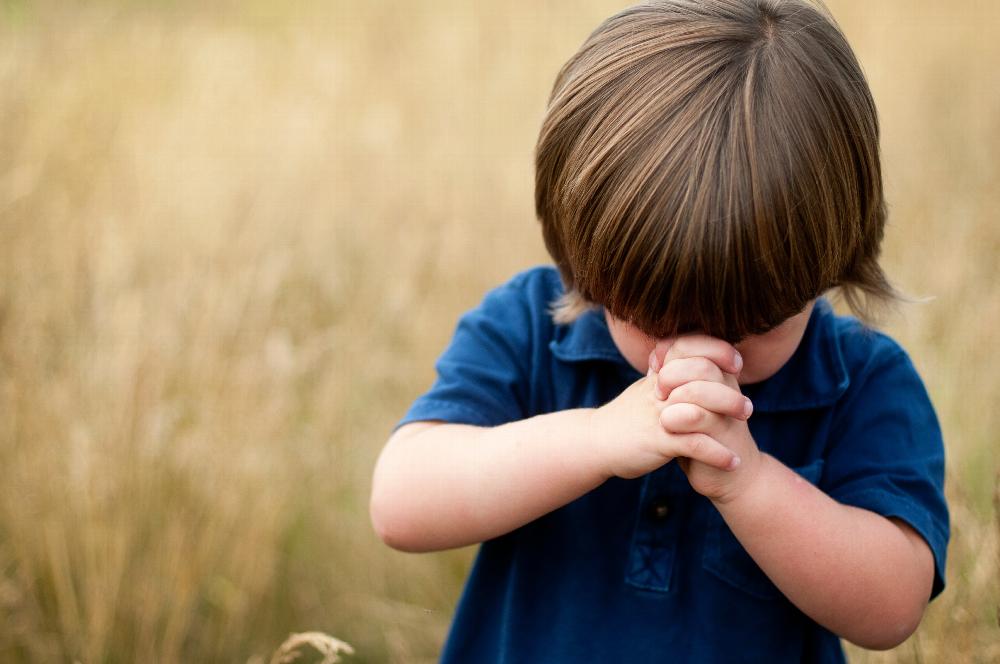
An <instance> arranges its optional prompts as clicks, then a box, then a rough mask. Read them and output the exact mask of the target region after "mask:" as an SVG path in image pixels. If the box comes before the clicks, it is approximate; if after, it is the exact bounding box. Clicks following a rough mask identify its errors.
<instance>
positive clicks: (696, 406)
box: [650, 334, 761, 502]
mask: <svg viewBox="0 0 1000 664" xmlns="http://www.w3.org/2000/svg"><path fill="white" fill-rule="evenodd" d="M723 366H724V367H726V369H727V371H723V370H722V369H721V368H720V367H723ZM741 367H742V358H740V357H739V353H737V352H736V349H735V348H733V347H732V345H730V344H728V343H726V342H725V341H722V340H721V339H716V338H714V337H709V336H705V335H696V334H692V335H684V336H681V337H677V338H676V339H674V340H673V342H672V343H670V344H669V345H667V344H666V343H665V342H661V343H660V344H657V347H656V349H654V351H653V353H652V354H650V371H652V372H655V373H656V374H657V380H656V384H655V388H654V389H655V390H656V397H657V398H658V399H660V400H663V401H665V403H666V406H665V407H664V409H663V410H662V411H661V414H660V423H661V424H662V425H663V427H664V429H666V430H667V431H669V432H671V433H678V434H680V433H704V434H705V435H707V436H710V437H711V438H714V439H715V440H717V441H718V442H719V443H721V444H722V445H725V446H726V447H728V448H729V449H731V450H732V451H733V452H735V453H736V454H737V455H738V456H739V458H740V465H739V467H738V468H736V469H735V470H732V471H723V470H718V469H716V468H712V467H711V466H708V465H706V464H704V463H701V462H699V461H694V460H691V459H687V458H684V459H678V462H679V463H680V465H681V468H682V469H683V470H684V472H685V474H686V475H687V477H688V481H689V482H690V483H691V486H692V488H694V490H695V491H697V492H698V493H700V494H702V495H704V496H706V497H708V498H710V499H711V500H713V501H715V502H729V501H730V500H733V499H734V498H735V497H736V496H738V495H740V494H741V493H742V492H743V491H744V490H745V488H746V487H747V486H749V485H750V484H751V483H752V482H753V480H754V478H755V477H756V475H757V472H758V469H759V466H760V455H761V453H760V451H759V450H758V449H757V443H755V442H754V440H753V437H752V436H751V435H750V429H749V427H748V426H747V418H749V417H750V413H751V412H752V410H753V405H752V404H751V403H750V400H749V399H747V398H746V397H745V396H743V394H742V392H740V387H739V383H738V382H737V380H736V376H737V375H738V373H739V371H740V368H741ZM734 369H735V373H732V371H733V370H734Z"/></svg>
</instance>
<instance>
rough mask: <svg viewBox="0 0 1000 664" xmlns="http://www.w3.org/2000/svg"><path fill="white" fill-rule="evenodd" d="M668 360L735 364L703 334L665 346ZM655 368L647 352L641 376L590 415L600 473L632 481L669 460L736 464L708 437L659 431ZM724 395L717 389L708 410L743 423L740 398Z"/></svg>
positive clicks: (731, 352) (661, 404) (727, 350)
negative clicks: (647, 367) (646, 366)
mask: <svg viewBox="0 0 1000 664" xmlns="http://www.w3.org/2000/svg"><path fill="white" fill-rule="evenodd" d="M654 353H655V351H654ZM670 357H671V358H672V359H682V358H691V362H692V364H696V363H706V364H708V362H706V361H710V363H711V364H712V366H713V368H715V370H716V371H720V372H721V369H718V367H720V366H721V367H726V368H727V369H731V370H733V371H735V372H738V371H739V366H738V364H734V358H735V349H733V347H732V346H730V345H729V344H727V343H725V342H723V341H721V340H719V339H714V338H711V337H706V336H703V335H689V336H686V337H682V338H680V339H679V340H678V342H677V343H675V344H674V345H673V346H672V347H671V349H670ZM736 362H738V361H736ZM659 363H662V358H660V360H659ZM706 368H707V367H706ZM658 369H659V364H658V362H657V360H656V359H654V355H653V354H651V355H650V372H649V373H648V374H647V375H646V376H645V377H643V378H641V379H639V380H637V381H636V382H635V383H633V384H632V385H630V386H629V387H628V388H627V389H626V390H625V391H624V392H622V393H621V394H620V395H618V396H617V397H616V398H615V399H614V400H613V401H611V402H609V403H607V404H605V405H604V406H602V407H600V408H597V409H596V410H594V411H592V413H591V418H592V419H591V423H590V424H591V428H592V432H593V434H594V440H595V441H596V446H597V450H598V458H599V460H600V461H599V463H600V464H601V467H602V471H603V472H604V474H605V475H606V476H608V477H622V478H625V479H632V478H635V477H640V476H642V475H645V474H646V473H649V472H652V471H654V470H656V469H657V468H659V467H660V466H662V465H664V464H666V463H668V462H669V461H671V460H672V459H673V458H674V457H687V458H690V459H695V460H697V461H701V462H703V463H705V464H708V465H709V466H712V467H714V468H718V469H720V470H732V469H734V468H736V467H737V464H738V463H739V462H738V461H736V459H737V456H736V454H735V453H734V452H733V451H732V450H730V449H729V448H727V447H726V446H724V445H722V444H721V443H719V442H718V441H716V440H715V439H713V438H711V437H710V436H708V435H706V434H703V433H685V434H675V433H670V432H668V431H666V430H665V429H664V426H663V424H662V423H661V420H660V416H661V413H662V412H663V409H664V408H665V407H666V406H667V402H666V401H665V400H664V399H665V398H666V396H669V395H665V396H664V399H661V398H659V397H660V396H661V395H662V392H661V391H659V390H660V388H659V386H658V377H657V370H658ZM728 392H729V394H730V395H733V396H732V398H728V397H727V396H726V393H724V392H721V391H720V393H719V397H720V398H719V402H718V403H716V404H714V408H712V410H714V411H716V412H719V413H720V414H724V415H729V416H731V417H738V418H741V419H746V414H745V410H744V409H745V401H746V400H745V399H744V398H743V397H742V396H739V395H738V393H737V392H732V391H728Z"/></svg>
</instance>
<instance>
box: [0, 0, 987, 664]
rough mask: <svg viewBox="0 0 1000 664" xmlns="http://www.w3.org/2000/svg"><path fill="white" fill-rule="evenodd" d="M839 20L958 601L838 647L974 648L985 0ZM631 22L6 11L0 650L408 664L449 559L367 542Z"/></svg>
mask: <svg viewBox="0 0 1000 664" xmlns="http://www.w3.org/2000/svg"><path fill="white" fill-rule="evenodd" d="M872 5H873V3H867V2H862V1H861V0H857V1H847V0H843V1H841V2H831V6H832V8H833V10H834V12H835V14H836V15H837V16H838V17H839V18H840V19H841V21H842V23H843V25H844V27H845V30H846V32H847V34H848V37H849V38H850V39H851V40H852V42H853V44H854V45H855V48H856V50H857V52H858V54H859V57H860V59H861V61H862V63H863V65H864V66H865V69H866V71H867V72H868V74H869V77H870V82H871V84H872V87H873V90H874V92H875V95H876V98H877V101H878V103H879V106H880V110H881V114H882V123H883V129H884V151H885V169H886V175H887V180H888V184H889V193H890V197H891V203H892V224H893V225H892V227H891V228H890V230H889V234H888V238H887V244H886V265H887V268H888V270H889V271H890V273H891V274H893V275H895V276H896V278H897V280H898V282H899V283H900V284H901V285H902V286H903V287H904V288H905V289H906V290H908V291H909V292H911V293H914V294H917V295H934V296H936V298H937V299H935V300H934V301H932V302H931V303H930V304H926V305H919V306H914V307H910V308H908V309H907V310H906V311H905V318H900V319H897V320H894V321H892V322H891V324H890V325H889V331H890V332H891V333H893V334H894V335H895V336H897V337H898V338H899V339H900V340H901V341H902V342H903V344H904V345H905V346H906V347H907V348H908V349H909V350H910V351H911V353H912V354H913V357H914V360H915V362H916V363H917V365H918V367H919V368H920V370H921V371H922V373H923V375H924V377H925V379H926V381H927V384H928V387H929V389H930V391H931V394H932V397H933V398H934V400H935V403H936V404H937V406H938V409H939V414H940V416H941V420H942V424H943V426H944V429H945V433H946V438H947V443H948V452H949V475H948V480H949V485H948V493H949V497H950V500H951V506H952V510H953V526H954V537H953V541H952V546H951V550H950V560H949V587H948V590H947V591H946V593H945V594H944V595H943V596H942V597H941V598H940V599H938V600H936V601H935V602H934V603H933V604H932V605H931V607H930V609H929V610H928V614H927V617H926V618H925V621H924V624H923V625H922V627H921V628H920V630H919V631H918V633H917V634H916V635H915V636H914V637H913V638H911V639H910V640H909V641H908V642H907V643H905V644H903V645H902V646H900V647H899V648H897V649H896V650H894V651H891V652H889V653H884V654H876V653H867V652H864V651H861V650H859V649H855V648H851V649H850V653H851V658H852V660H853V661H857V662H882V661H919V662H948V661H956V662H959V661H961V662H966V661H970V662H975V661H981V662H988V661H996V660H997V659H998V658H1000V645H998V644H1000V638H998V627H997V609H998V607H997V603H998V595H1000V584H998V574H997V572H998V565H1000V552H998V551H1000V549H998V539H997V537H998V530H1000V528H998V522H997V518H996V511H995V510H996V508H995V507H994V502H993V500H994V499H993V496H994V492H995V487H996V482H997V477H996V471H997V467H998V459H997V454H996V451H995V449H996V447H995V442H996V435H995V432H996V431H997V430H998V429H1000V416H998V409H997V408H996V402H997V398H998V397H1000V361H998V359H997V353H996V349H997V343H996V341H997V333H996V330H997V327H998V325H1000V298H998V297H997V295H996V293H995V289H996V286H997V285H998V284H1000V269H998V264H997V261H996V256H998V255H1000V227H998V226H997V225H996V223H995V220H996V218H997V213H998V210H1000V194H998V191H1000V171H998V166H997V161H996V158H995V154H996V151H997V148H998V147H1000V85H997V80H996V78H995V74H994V70H995V67H996V65H997V64H998V63H1000V46H998V45H997V42H996V41H995V40H993V39H992V38H991V36H992V35H993V34H994V33H995V31H996V29H997V27H1000V10H998V9H997V7H996V6H994V5H993V4H987V3H977V2H973V1H972V0H962V1H960V2H955V3H950V4H947V5H945V4H944V3H934V2H930V1H929V0H919V1H915V2H914V1H910V2H903V0H892V1H888V0H885V1H883V2H880V3H878V5H877V6H872ZM621 6H622V4H621V3H611V2H598V1H596V0H594V1H590V2H560V3H536V2H532V1H530V0H518V1H516V2H508V3H493V4H490V5H485V4H482V3H467V2H460V1H459V0H448V1H443V2H424V3H403V2H395V1H393V2H389V1H384V2H362V1H360V0H350V1H348V0H343V1H340V2H335V3H304V4H303V3H295V4H294V8H291V5H288V6H286V5H285V4H282V3H268V2H263V1H254V2H250V3H235V2H224V3H217V4H213V5H212V7H211V8H206V7H204V6H203V5H202V3H193V2H175V3H165V4H163V5H157V4H152V3H133V2H123V3H117V4H107V3H96V4H95V3H91V4H90V6H89V7H86V8H84V7H76V6H73V7H69V6H68V5H65V3H62V4H60V3H41V4H27V3H22V2H10V1H8V2H5V3H2V4H0V230H2V233H3V235H2V238H3V240H2V242H0V468H2V469H3V473H2V479H0V660H2V661H66V660H73V659H78V660H79V661H81V662H84V663H86V664H90V663H92V662H102V661H103V662H131V661H159V662H174V661H185V662H191V661H247V660H249V659H251V658H253V659H254V661H264V660H266V659H267V657H268V656H269V655H270V653H272V652H274V649H275V647H276V645H277V644H279V643H281V642H282V641H283V640H284V638H285V637H286V636H287V634H289V633H290V632H297V631H301V630H311V629H316V630H322V631H323V632H329V633H332V634H336V635H338V636H340V637H342V638H344V639H346V640H347V641H349V642H350V643H352V644H353V645H354V647H355V649H356V651H357V654H356V655H355V656H354V657H352V658H350V661H358V662H375V661H394V662H419V661H433V659H434V658H435V657H436V655H437V652H438V650H439V648H440V645H441V643H442V641H443V638H444V634H445V630H446V628H447V625H448V622H449V618H450V614H451V611H452V609H453V607H454V602H455V600H456V598H457V595H458V591H459V589H460V585H461V582H462V580H463V578H464V575H465V571H466V565H467V563H468V561H469V559H470V555H471V553H472V551H471V550H468V549H467V550H464V551H459V552H451V553H447V554H439V555H434V556H413V555H406V554H400V553H396V552H392V551H390V550H388V549H387V548H386V547H384V546H383V545H381V544H380V543H379V542H378V540H377V538H376V537H375V536H374V534H373V533H372V531H371V528H370V526H369V523H368V517H367V495H368V488H369V482H370V473H371V468H372V465H373V463H374V459H375V456H376V455H377V453H378V450H379V448H380V446H381V444H382V443H383V442H384V440H385V438H386V437H387V435H388V432H389V430H390V428H391V426H392V424H393V423H394V421H395V419H396V418H398V417H399V416H400V415H401V414H402V412H403V411H404V409H405V408H406V406H407V405H408V404H409V402H410V401H411V400H412V399H413V398H414V397H415V396H416V395H417V394H418V393H419V392H420V391H421V390H422V389H424V388H425V387H426V386H427V385H428V384H429V381H430V380H431V378H432V375H433V374H432V371H433V369H432V363H433V360H434V358H435V357H436V355H437V353H438V352H439V351H440V349H441V348H442V347H443V345H444V344H445V342H446V341H447V338H448V336H449V335H450V332H451V328H452V326H453V324H454V321H455V319H456V317H457V315H458V314H459V313H460V312H461V311H463V310H464V309H466V308H468V307H470V306H472V305H473V304H474V303H475V302H476V301H478V299H479V298H480V297H481V295H482V293H483V291H484V290H485V289H486V288H488V287H489V286H491V285H494V284H496V283H498V282H500V281H502V280H504V279H506V278H507V277H508V276H509V275H510V274H511V273H513V272H514V271H515V270H518V269H520V268H523V267H526V266H528V265H531V264H535V263H539V262H544V261H545V260H546V256H545V254H544V251H543V248H542V245H541V241H540V237H539V234H538V231H537V228H536V224H535V222H534V218H533V213H532V203H531V200H532V194H531V179H532V173H531V150H532V147H533V142H534V138H535V135H536V133H537V129H538V126H539V122H540V119H541V116H542V112H543V110H544V104H545V100H546V97H547V94H548V89H549V86H550V85H551V81H552V79H553V77H554V75H555V72H556V70H557V68H558V66H559V65H560V64H561V63H562V61H564V60H565V59H566V57H568V56H569V54H570V53H571V52H572V51H573V50H574V49H575V47H576V46H577V45H578V44H579V42H580V41H581V40H582V39H583V37H584V36H585V35H586V33H587V32H588V31H589V30H590V29H591V28H592V27H593V26H594V25H596V23H597V21H598V20H600V19H601V18H603V17H604V16H606V15H607V14H609V13H611V12H612V11H613V10H615V9H617V8H619V7H621Z"/></svg>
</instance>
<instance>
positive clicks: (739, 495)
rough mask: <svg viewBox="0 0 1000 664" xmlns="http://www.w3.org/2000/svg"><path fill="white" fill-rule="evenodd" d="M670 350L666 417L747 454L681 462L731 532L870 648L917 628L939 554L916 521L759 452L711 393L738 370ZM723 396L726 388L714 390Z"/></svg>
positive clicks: (770, 571) (838, 627)
mask: <svg viewBox="0 0 1000 664" xmlns="http://www.w3.org/2000/svg"><path fill="white" fill-rule="evenodd" d="M706 366H708V363H707V362H704V361H703V362H702V363H701V364H697V363H692V362H691V361H688V362H686V363H685V362H672V361H671V358H670V357H667V358H665V361H664V364H663V368H662V369H661V370H660V372H659V376H658V382H657V388H656V389H657V390H658V392H659V393H660V394H667V395H669V397H668V400H667V403H668V406H667V407H666V408H665V409H664V411H663V418H662V421H663V423H664V426H665V427H666V428H667V430H669V431H671V432H674V433H690V432H700V433H704V434H706V435H708V436H711V437H712V438H713V439H715V440H717V441H719V442H722V443H723V444H725V445H726V446H727V447H729V448H730V449H732V450H733V451H734V452H736V453H737V454H738V455H739V456H740V457H741V458H742V459H743V460H744V463H743V464H742V465H741V466H740V468H739V469H737V471H736V472H731V473H720V472H717V471H716V470H714V469H712V468H709V467H707V466H705V465H703V464H699V463H697V462H696V461H692V462H690V463H682V467H684V469H685V471H686V472H687V474H688V479H689V480H690V481H691V484H692V486H693V487H694V488H695V490H697V491H699V492H700V493H702V494H704V495H706V496H707V497H709V498H710V499H711V500H712V502H713V503H714V504H715V506H716V508H717V509H718V510H719V512H720V513H721V514H722V516H723V518H724V519H725V520H726V523H727V524H728V525H729V527H730V529H731V530H732V532H733V534H734V535H735V536H736V537H737V539H739V541H740V543H741V544H742V545H743V547H744V548H745V549H746V550H747V552H748V553H749V554H750V556H751V557H753V559H754V560H755V561H756V562H757V564H758V565H759V566H760V567H761V569H763V570H764V572H765V573H766V574H767V575H768V577H770V579H771V580H772V581H773V582H774V584H775V585H776V586H777V587H778V588H779V589H780V590H781V591H782V592H783V593H784V594H785V596H786V597H788V599H789V600H790V601H791V602H792V603H793V604H795V605H796V606H797V607H799V609H801V610H802V611H803V612H804V613H806V614H807V615H809V616H810V617H811V618H813V619H814V620H815V621H816V622H818V623H820V624H821V625H823V626H824V627H826V628H827V629H829V630H831V631H832V632H834V633H836V634H838V635H840V636H842V637H844V638H846V639H848V640H850V641H852V642H854V643H856V644H858V645H861V646H863V647H867V648H891V647H893V646H895V645H898V644H899V643H901V642H902V641H904V640H905V639H906V638H907V637H908V636H909V635H910V634H911V633H912V632H913V631H914V630H915V629H916V627H917V625H918V624H919V622H920V618H921V616H922V615H923V610H924V608H925V606H926V604H927V601H928V598H929V597H930V593H931V584H932V582H933V578H934V561H933V556H932V554H931V551H930V548H929V547H928V545H927V543H926V542H925V541H924V539H923V538H922V537H921V536H920V535H918V534H917V533H916V532H915V531H914V530H913V529H912V528H911V527H910V526H909V525H907V524H905V523H904V522H902V521H900V520H897V519H893V520H890V519H887V518H885V517H883V516H880V515H878V514H876V513H874V512H871V511H869V510H865V509H860V508H857V507H852V506H848V505H843V504H841V503H838V502H837V501H836V500H834V499H833V498H831V497H830V496H828V495H827V494H825V493H824V492H823V491H821V490H820V489H818V488H817V487H815V486H813V485H812V484H810V483H809V482H808V481H806V480H805V479H803V478H802V477H801V476H799V475H798V474H797V473H795V472H794V471H792V470H791V469H789V468H788V467H787V466H785V465H784V464H782V463H781V462H779V461H778V460H777V459H775V458H774V457H772V456H770V455H767V454H762V453H760V452H759V451H758V449H757V445H756V443H755V442H754V440H753V438H752V437H751V435H750V431H749V429H748V427H747V423H746V421H744V420H740V419H735V418H732V417H727V416H725V415H722V414H719V413H718V412H713V411H714V409H713V408H712V407H711V404H710V403H708V402H707V401H706V400H705V395H707V394H717V393H718V392H720V391H726V390H728V391H730V392H733V393H734V394H735V393H739V386H738V385H737V383H736V380H735V378H734V377H733V376H731V375H728V374H725V375H723V374H721V372H719V371H715V372H714V375H713V374H712V372H711V371H710V370H709V371H708V372H707V373H706V368H705V367H706ZM715 398H716V399H718V398H719V397H718V396H716V397H715Z"/></svg>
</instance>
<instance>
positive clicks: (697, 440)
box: [667, 433, 740, 470]
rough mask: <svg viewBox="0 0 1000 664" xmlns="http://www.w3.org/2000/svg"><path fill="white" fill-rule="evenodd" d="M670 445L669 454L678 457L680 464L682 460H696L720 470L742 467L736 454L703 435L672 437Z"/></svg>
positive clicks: (689, 434) (691, 434) (687, 434)
mask: <svg viewBox="0 0 1000 664" xmlns="http://www.w3.org/2000/svg"><path fill="white" fill-rule="evenodd" d="M670 443H671V444H670V450H669V451H668V452H667V454H668V455H670V456H674V457H677V458H678V462H680V461H681V459H694V460H695V461H701V462H702V463H705V464H708V465H709V466H712V467H713V468H718V469H719V470H734V469H735V468H736V467H737V466H739V465H740V457H739V456H738V455H737V454H736V453H735V452H733V451H732V450H731V449H729V448H728V447H726V446H725V445H723V444H722V443H720V442H719V441H717V440H716V439H714V438H712V437H711V436H708V435H706V434H703V433H686V434H681V435H675V436H670ZM682 465H684V466H686V465H687V464H686V463H683V464H682ZM685 470H686V469H685Z"/></svg>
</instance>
